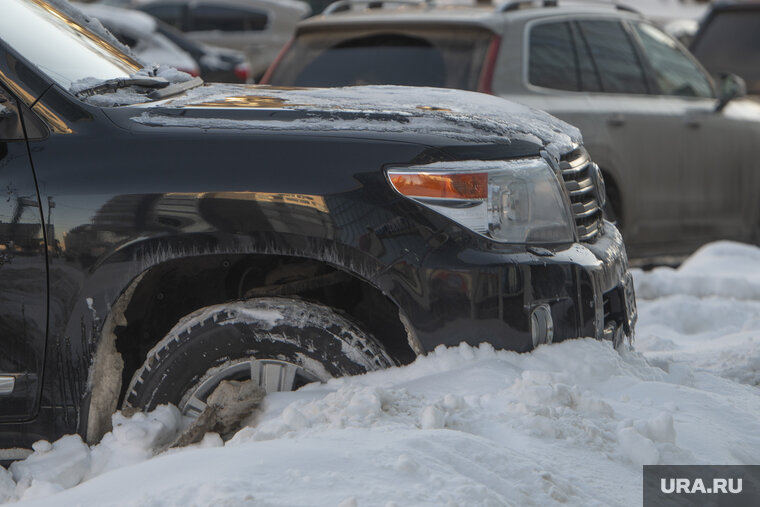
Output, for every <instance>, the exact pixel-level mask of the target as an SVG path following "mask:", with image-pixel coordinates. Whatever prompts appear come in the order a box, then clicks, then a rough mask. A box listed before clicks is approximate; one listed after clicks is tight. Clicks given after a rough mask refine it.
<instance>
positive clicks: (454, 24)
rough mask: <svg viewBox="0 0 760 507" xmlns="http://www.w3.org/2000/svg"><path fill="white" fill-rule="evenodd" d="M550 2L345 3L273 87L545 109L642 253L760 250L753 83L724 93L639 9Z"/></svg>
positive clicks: (306, 31) (292, 57) (305, 32)
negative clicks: (370, 88)
mask: <svg viewBox="0 0 760 507" xmlns="http://www.w3.org/2000/svg"><path fill="white" fill-rule="evenodd" d="M544 4H546V5H544ZM544 4H539V5H535V4H534V3H532V2H508V3H506V4H504V5H502V6H500V7H454V6H447V7H435V6H431V5H427V4H416V5H403V6H401V7H399V6H398V5H396V6H395V7H396V8H390V3H389V2H386V3H385V4H382V3H381V2H374V3H372V4H369V3H358V2H353V3H349V2H346V1H342V2H338V3H336V4H333V5H332V6H331V7H329V8H328V9H327V10H326V11H325V13H326V14H325V15H323V16H319V17H316V18H311V19H309V20H306V21H304V22H302V23H301V24H300V25H299V26H298V28H297V32H296V37H295V40H294V42H293V43H292V44H291V45H290V46H289V48H288V49H287V50H286V51H285V52H284V54H283V55H281V57H280V59H279V61H278V62H277V63H276V64H275V65H273V66H272V67H270V69H269V71H268V73H267V75H266V76H265V78H264V82H265V83H267V82H268V83H270V84H273V85H287V86H347V85H359V84H403V85H418V86H435V87H449V88H462V89H466V90H477V91H481V92H485V93H492V94H495V95H499V96H502V97H505V98H509V99H510V100H514V101H516V102H520V103H523V104H526V105H529V106H532V107H536V108H539V109H544V110H546V111H548V112H549V113H551V114H553V115H554V116H557V117H559V118H561V119H563V120H565V121H567V122H569V123H572V124H574V125H576V126H577V127H579V128H580V130H581V132H582V133H583V137H584V142H585V145H586V147H587V148H588V150H589V152H590V153H591V155H592V157H593V158H594V160H595V161H596V162H597V163H598V164H599V166H600V167H601V169H602V172H603V174H604V179H605V181H606V184H607V195H608V204H607V207H606V211H607V212H608V215H609V216H610V217H611V218H616V219H617V220H618V224H619V225H620V226H622V230H623V233H624V236H625V239H626V245H627V247H628V250H629V252H630V254H631V255H632V256H635V257H647V258H651V257H655V256H659V255H683V254H687V253H689V252H691V251H693V250H694V249H695V248H696V247H698V246H699V245H701V244H703V243H705V242H707V241H712V240H717V239H733V240H738V241H756V240H757V239H758V232H759V230H760V228H759V227H758V218H760V205H759V203H760V199H759V198H758V192H757V189H758V188H760V167H758V151H757V150H758V139H760V109H758V106H757V105H756V104H753V103H751V102H748V101H744V100H735V101H734V100H732V99H734V98H735V97H737V96H740V95H742V94H743V91H742V83H741V80H739V79H738V78H736V76H728V77H727V78H726V79H725V80H724V81H723V82H721V83H720V84H719V86H717V87H716V86H715V84H714V83H713V81H712V79H711V78H710V76H709V75H708V74H707V72H705V70H704V69H703V68H702V66H701V65H700V64H699V63H698V62H697V61H696V60H695V59H694V58H693V57H692V55H691V54H689V52H688V51H687V50H686V49H684V47H683V46H681V45H680V44H679V43H678V42H676V41H675V40H674V39H673V38H672V37H670V36H669V35H667V34H665V33H664V32H663V31H662V30H660V29H659V28H658V27H657V26H655V25H654V24H652V23H651V22H649V21H648V20H646V19H645V18H643V17H642V16H640V15H638V14H636V13H635V12H631V11H630V10H628V9H621V8H620V7H617V8H616V6H610V5H606V6H605V5H601V6H600V5H582V4H568V5H564V4H563V5H559V6H557V5H556V2H545V3H544ZM373 7H374V8H373ZM729 102H730V103H729ZM589 177H591V175H589ZM584 191H585V187H584V185H583V184H581V185H579V188H578V189H577V193H578V197H577V202H576V207H577V208H578V209H577V210H576V211H577V212H579V213H583V212H584V211H585V210H584V209H583V207H584V206H585V204H584V202H585V201H584V196H583V192H584ZM589 212H591V210H589Z"/></svg>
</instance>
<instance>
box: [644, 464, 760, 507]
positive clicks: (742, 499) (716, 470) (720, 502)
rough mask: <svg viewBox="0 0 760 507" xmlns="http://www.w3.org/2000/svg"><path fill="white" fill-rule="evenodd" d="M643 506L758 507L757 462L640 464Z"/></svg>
mask: <svg viewBox="0 0 760 507" xmlns="http://www.w3.org/2000/svg"><path fill="white" fill-rule="evenodd" d="M643 479H644V480H643V485H644V490H643V505H644V507H669V506H673V507H676V506H678V507H681V506H695V507H708V506H716V507H745V506H746V507H749V506H752V507H757V506H760V466H758V465H741V466H740V465H726V466H724V465H720V466H719V465H653V466H645V467H644V478H643Z"/></svg>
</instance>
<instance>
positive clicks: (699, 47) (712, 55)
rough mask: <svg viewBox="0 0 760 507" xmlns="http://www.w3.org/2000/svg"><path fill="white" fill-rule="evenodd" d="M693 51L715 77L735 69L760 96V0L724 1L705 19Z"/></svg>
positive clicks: (733, 71)
mask: <svg viewBox="0 0 760 507" xmlns="http://www.w3.org/2000/svg"><path fill="white" fill-rule="evenodd" d="M691 51H692V52H693V53H694V55H695V56H696V57H697V58H698V59H699V61H700V62H702V65H704V66H705V67H706V68H707V70H708V71H709V72H710V73H711V74H713V76H716V77H719V76H720V75H721V74H723V73H726V72H731V73H734V74H737V75H738V76H741V77H742V78H743V79H744V81H745V82H746V83H747V92H748V93H750V94H752V95H760V3H756V2H731V3H729V2H721V3H715V4H713V5H712V7H711V8H710V10H709V11H708V13H707V15H706V16H705V18H704V19H703V21H702V23H701V25H700V27H699V30H698V31H697V34H696V35H695V36H694V40H693V41H692V43H691Z"/></svg>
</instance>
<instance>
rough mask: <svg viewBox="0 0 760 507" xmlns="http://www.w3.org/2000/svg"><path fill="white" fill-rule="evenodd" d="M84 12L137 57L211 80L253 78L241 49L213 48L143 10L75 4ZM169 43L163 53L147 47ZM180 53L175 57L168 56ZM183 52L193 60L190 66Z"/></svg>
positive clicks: (229, 80) (224, 81)
mask: <svg viewBox="0 0 760 507" xmlns="http://www.w3.org/2000/svg"><path fill="white" fill-rule="evenodd" d="M76 6H77V7H78V8H79V9H81V10H82V11H83V12H84V13H85V14H87V15H90V16H92V17H94V18H97V19H98V20H99V21H100V22H101V23H103V25H104V26H105V27H106V28H107V29H108V30H109V31H110V32H111V33H112V34H113V35H114V36H115V37H116V38H117V39H118V40H119V41H120V42H121V43H122V44H124V45H125V46H127V47H129V48H130V49H131V50H132V51H133V52H134V53H135V56H137V57H138V58H140V59H142V60H144V61H146V62H147V63H161V64H166V65H170V66H172V67H175V68H177V69H180V70H183V71H184V72H187V73H188V74H191V75H193V76H197V75H200V76H201V77H202V78H203V79H204V80H205V81H209V82H214V83H250V82H252V81H253V76H252V75H251V67H250V65H249V64H248V59H247V58H246V56H245V53H243V52H242V51H237V50H234V49H227V48H217V47H213V46H209V45H207V44H202V43H200V42H195V41H193V40H190V39H189V38H188V37H187V36H186V35H185V34H183V33H182V32H180V31H179V30H177V29H176V28H174V27H172V26H169V25H167V24H166V23H164V22H163V21H160V20H158V19H156V18H154V17H153V16H151V15H150V14H146V13H144V12H140V11H136V10H132V9H123V8H120V7H112V6H109V5H103V4H76ZM156 39H157V40H159V41H160V42H161V43H162V44H164V45H167V46H168V45H172V46H173V47H174V50H173V51H172V52H171V53H166V54H165V55H163V57H162V55H161V54H157V53H155V52H154V51H151V50H150V48H152V47H155V46H156V45H158V43H157V42H154V40H156ZM175 53H183V57H182V59H181V60H180V59H179V58H178V57H174V58H172V57H170V55H174V54H175ZM187 55H189V56H190V57H191V58H192V59H193V60H194V61H195V66H194V67H191V66H190V64H188V63H186V62H187Z"/></svg>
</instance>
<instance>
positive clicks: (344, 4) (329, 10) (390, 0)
mask: <svg viewBox="0 0 760 507" xmlns="http://www.w3.org/2000/svg"><path fill="white" fill-rule="evenodd" d="M385 4H394V5H417V6H421V5H427V6H429V7H430V6H432V5H433V0H422V1H420V0H338V1H337V2H333V3H331V4H330V5H328V6H327V7H326V8H325V10H324V11H323V12H322V15H323V16H329V15H330V14H336V13H338V12H344V11H347V10H349V9H351V7H352V6H353V5H366V6H367V8H368V9H380V8H382V7H383V5H385Z"/></svg>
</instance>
